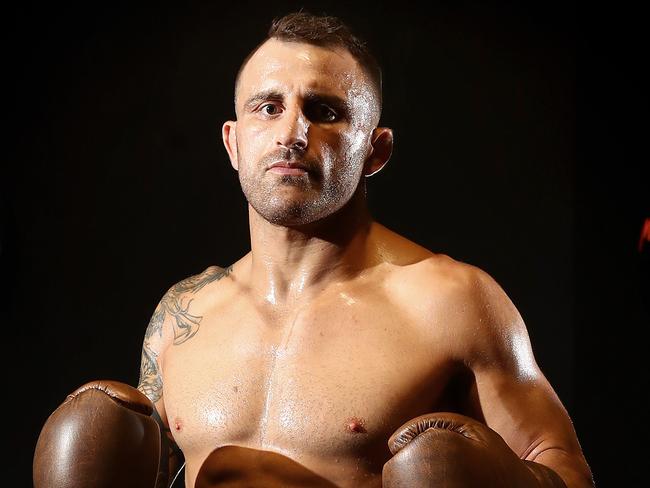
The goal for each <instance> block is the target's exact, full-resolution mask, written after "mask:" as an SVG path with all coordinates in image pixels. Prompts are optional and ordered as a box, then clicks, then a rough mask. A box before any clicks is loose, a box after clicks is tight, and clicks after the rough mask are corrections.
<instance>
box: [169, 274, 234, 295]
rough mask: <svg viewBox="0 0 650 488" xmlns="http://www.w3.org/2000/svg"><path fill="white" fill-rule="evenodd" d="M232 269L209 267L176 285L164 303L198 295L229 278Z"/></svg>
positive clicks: (171, 288)
mask: <svg viewBox="0 0 650 488" xmlns="http://www.w3.org/2000/svg"><path fill="white" fill-rule="evenodd" d="M232 269H233V266H232V265H230V266H226V267H222V266H216V265H211V266H208V267H207V268H205V269H204V270H203V271H201V272H199V273H196V274H193V275H190V276H188V277H187V278H183V279H182V280H180V281H178V282H177V283H174V284H173V285H172V286H171V287H169V289H168V290H167V292H166V293H165V295H164V297H163V301H168V300H170V299H171V300H174V299H178V298H180V297H182V296H186V295H196V294H198V293H200V292H201V291H203V290H206V289H208V288H209V287H210V286H212V284H213V283H216V282H218V281H220V280H222V279H223V278H226V277H227V276H229V275H230V274H231V273H232Z"/></svg>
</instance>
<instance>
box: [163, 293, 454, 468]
mask: <svg viewBox="0 0 650 488" xmlns="http://www.w3.org/2000/svg"><path fill="white" fill-rule="evenodd" d="M192 313H193V314H194V315H195V316H197V317H200V329H199V331H198V332H197V334H196V335H195V336H194V337H193V338H192V339H190V340H188V341H186V342H184V343H183V344H180V345H176V346H171V347H170V348H169V349H168V350H167V351H166V353H165V357H164V364H163V381H164V401H165V408H166V411H167V417H168V419H169V423H170V428H171V430H172V432H173V434H174V437H175V439H176V441H177V443H178V444H179V446H180V447H181V448H182V449H183V451H184V452H185V454H186V458H187V457H188V455H189V456H190V457H191V456H193V455H195V456H197V457H199V458H202V457H204V456H206V455H207V454H209V452H211V451H212V450H213V449H215V448H217V447H220V446H223V445H228V444H235V445H241V446H249V447H254V448H256V449H273V450H277V451H281V452H285V453H287V455H290V456H291V457H292V459H296V460H298V461H303V462H305V463H306V464H307V465H310V464H311V465H313V464H314V462H316V461H318V462H327V463H328V464H329V465H336V463H341V464H342V465H343V464H346V463H348V464H349V463H350V462H351V461H354V462H355V463H357V465H360V468H357V469H362V470H364V471H367V472H381V467H382V465H383V463H384V462H385V461H386V460H387V459H388V458H389V457H390V453H389V451H388V448H387V445H386V441H387V440H388V438H389V436H390V435H391V434H392V432H393V431H394V430H395V429H396V428H397V427H399V425H401V424H402V423H403V422H405V421H406V420H408V419H410V418H412V417H415V416H417V415H420V414H422V413H425V412H428V411H431V410H432V409H434V408H435V406H436V405H437V404H439V403H440V402H441V401H443V399H444V394H445V388H446V385H447V384H448V382H449V377H450V370H451V368H450V367H449V365H448V363H447V360H446V358H445V356H444V354H441V353H437V352H436V351H435V350H432V348H431V347H430V338H427V339H425V338H424V337H423V334H422V328H421V327H420V326H419V325H417V326H416V325H415V324H413V320H412V318H411V317H409V316H408V315H407V314H405V313H403V312H402V311H401V310H400V309H399V307H397V306H394V305H391V304H390V303H387V302H385V301H383V302H382V301H380V300H377V299H376V298H375V299H370V298H367V297H366V299H364V300H355V299H354V298H352V297H349V296H348V297H339V299H336V300H330V301H328V302H326V303H322V304H319V305H317V306H313V307H308V308H303V309H301V310H300V311H297V312H296V313H294V314H290V315H289V316H288V317H286V320H283V321H278V322H271V323H269V321H268V318H265V317H263V316H262V315H261V314H257V313H255V311H254V309H253V308H251V307H247V306H245V304H243V303H231V304H229V305H228V306H222V307H218V308H216V309H215V308H212V309H210V308H206V309H205V310H202V309H201V307H200V304H199V306H198V307H196V309H195V310H193V311H192Z"/></svg>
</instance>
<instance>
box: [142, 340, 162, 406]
mask: <svg viewBox="0 0 650 488" xmlns="http://www.w3.org/2000/svg"><path fill="white" fill-rule="evenodd" d="M138 390H140V391H141V392H142V393H144V394H145V395H146V396H147V398H149V400H151V401H152V402H153V403H156V402H157V401H158V400H160V399H161V398H162V391H163V384H162V378H161V377H160V374H159V371H158V363H157V362H156V354H154V352H153V351H151V350H149V348H148V347H147V342H146V341H145V345H144V347H143V348H142V362H141V363H140V382H139V383H138Z"/></svg>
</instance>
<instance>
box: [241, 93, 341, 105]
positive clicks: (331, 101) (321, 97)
mask: <svg viewBox="0 0 650 488" xmlns="http://www.w3.org/2000/svg"><path fill="white" fill-rule="evenodd" d="M264 100H280V101H282V100H284V95H283V94H282V93H281V92H279V91H278V90H275V89H269V90H263V91H261V92H257V93H255V94H253V95H251V97H250V98H248V100H246V102H245V103H244V107H245V108H251V107H253V106H255V105H256V104H258V103H259V102H263V101H264ZM305 100H306V102H307V103H314V102H324V103H326V104H328V105H331V106H332V108H336V109H339V110H343V109H345V108H346V107H347V106H348V103H347V101H346V100H344V99H343V98H341V97H339V96H338V95H330V94H327V93H322V92H318V91H311V90H310V91H308V92H307V93H306V94H305Z"/></svg>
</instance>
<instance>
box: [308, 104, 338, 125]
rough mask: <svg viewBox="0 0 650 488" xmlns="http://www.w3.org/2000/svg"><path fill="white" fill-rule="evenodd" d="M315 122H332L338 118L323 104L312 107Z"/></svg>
mask: <svg viewBox="0 0 650 488" xmlns="http://www.w3.org/2000/svg"><path fill="white" fill-rule="evenodd" d="M313 115H314V116H315V118H316V119H317V120H322V121H323V122H334V121H335V120H336V119H337V118H338V114H337V113H336V112H335V111H334V110H332V109H331V108H329V107H328V106H327V105H325V104H319V105H317V106H316V107H314V114H313Z"/></svg>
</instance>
